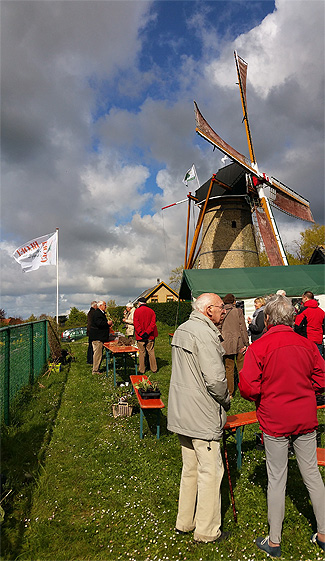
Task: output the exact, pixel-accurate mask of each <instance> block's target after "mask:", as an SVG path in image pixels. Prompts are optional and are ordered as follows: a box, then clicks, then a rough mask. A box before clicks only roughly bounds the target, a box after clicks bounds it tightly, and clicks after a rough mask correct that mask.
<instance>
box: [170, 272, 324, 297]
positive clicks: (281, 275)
mask: <svg viewBox="0 0 325 561" xmlns="http://www.w3.org/2000/svg"><path fill="white" fill-rule="evenodd" d="M324 284H325V265H291V266H288V267H284V266H280V267H245V268H241V269H186V270H184V271H183V278H182V283H181V288H180V291H179V297H180V298H181V299H183V300H190V299H191V297H193V298H197V297H198V296H199V295H200V294H203V292H215V293H216V294H219V296H221V297H223V296H225V295H226V294H228V293H231V294H234V295H235V297H236V298H237V299H243V298H256V297H257V296H266V295H267V294H274V293H275V292H276V291H277V290H279V289H282V290H285V291H286V293H287V296H291V297H293V296H300V295H301V294H302V293H303V292H305V290H311V292H314V294H318V295H319V294H324V291H325V287H324Z"/></svg>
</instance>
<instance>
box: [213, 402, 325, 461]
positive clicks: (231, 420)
mask: <svg viewBox="0 0 325 561" xmlns="http://www.w3.org/2000/svg"><path fill="white" fill-rule="evenodd" d="M324 408H325V405H317V409H324ZM254 423H258V420H257V417H256V411H249V412H248V413H237V414H236V415H229V416H228V417H227V422H226V424H225V426H224V431H225V436H226V437H227V436H229V435H232V436H234V437H235V440H236V448H237V468H238V469H239V470H240V468H241V464H242V453H241V445H242V442H243V435H244V429H245V426H246V425H252V424H254ZM225 442H226V439H225V438H224V443H225ZM317 450H323V448H317ZM319 454H320V457H323V456H321V452H319ZM323 454H324V453H323ZM317 459H318V456H317ZM319 465H325V464H319Z"/></svg>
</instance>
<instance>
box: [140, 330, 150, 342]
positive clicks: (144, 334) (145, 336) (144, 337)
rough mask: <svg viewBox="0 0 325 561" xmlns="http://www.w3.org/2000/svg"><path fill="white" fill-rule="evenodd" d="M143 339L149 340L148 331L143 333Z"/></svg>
mask: <svg viewBox="0 0 325 561" xmlns="http://www.w3.org/2000/svg"><path fill="white" fill-rule="evenodd" d="M141 339H143V341H148V339H149V335H148V333H146V331H145V332H144V333H143V334H142V336H141Z"/></svg>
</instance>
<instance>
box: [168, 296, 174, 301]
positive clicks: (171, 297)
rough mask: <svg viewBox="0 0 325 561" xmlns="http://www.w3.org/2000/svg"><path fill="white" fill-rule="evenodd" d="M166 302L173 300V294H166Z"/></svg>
mask: <svg viewBox="0 0 325 561" xmlns="http://www.w3.org/2000/svg"><path fill="white" fill-rule="evenodd" d="M166 302H174V297H173V296H166Z"/></svg>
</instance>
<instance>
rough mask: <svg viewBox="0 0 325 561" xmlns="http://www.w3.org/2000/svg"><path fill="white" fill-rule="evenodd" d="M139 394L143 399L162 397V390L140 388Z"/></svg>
mask: <svg viewBox="0 0 325 561" xmlns="http://www.w3.org/2000/svg"><path fill="white" fill-rule="evenodd" d="M138 391H139V394H140V395H141V397H142V399H159V398H160V390H157V391H154V390H148V391H145V390H142V389H141V388H139V390H138Z"/></svg>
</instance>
